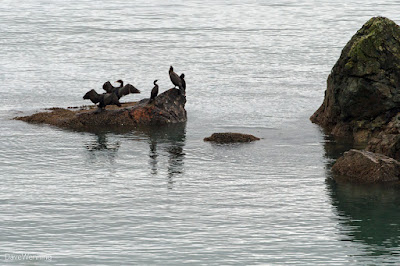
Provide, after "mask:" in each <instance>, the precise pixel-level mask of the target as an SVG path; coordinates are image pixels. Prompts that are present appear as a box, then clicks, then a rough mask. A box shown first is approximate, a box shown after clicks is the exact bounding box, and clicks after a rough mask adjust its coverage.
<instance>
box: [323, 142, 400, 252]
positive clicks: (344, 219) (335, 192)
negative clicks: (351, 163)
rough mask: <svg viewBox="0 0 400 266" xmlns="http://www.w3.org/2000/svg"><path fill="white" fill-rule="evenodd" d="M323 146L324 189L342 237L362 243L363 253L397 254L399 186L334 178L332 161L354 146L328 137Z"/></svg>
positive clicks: (399, 212)
mask: <svg viewBox="0 0 400 266" xmlns="http://www.w3.org/2000/svg"><path fill="white" fill-rule="evenodd" d="M349 145H350V146H349ZM324 148H325V154H326V157H327V159H328V160H327V163H326V164H327V167H326V169H327V177H328V178H327V180H326V185H327V191H328V194H329V196H330V199H331V204H332V206H333V207H334V209H335V212H336V214H337V216H338V221H339V224H340V233H341V234H342V240H343V241H351V242H357V243H362V244H364V245H365V247H364V249H365V250H364V251H365V252H364V253H363V256H364V255H365V256H387V255H392V254H394V253H396V254H398V253H399V248H400V240H399V232H400V205H399V204H398V202H400V187H399V186H398V185H397V186H394V185H392V184H391V185H360V184H349V183H342V182H339V181H335V180H334V179H333V174H332V173H331V171H330V168H331V166H332V164H333V163H334V161H335V160H336V159H337V158H338V157H339V156H340V155H341V154H342V153H343V152H344V151H346V150H348V149H350V148H357V147H354V146H353V145H351V143H349V142H347V143H346V142H341V141H338V140H334V139H331V138H330V139H329V141H326V144H325V145H324Z"/></svg>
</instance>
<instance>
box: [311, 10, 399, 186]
mask: <svg viewBox="0 0 400 266" xmlns="http://www.w3.org/2000/svg"><path fill="white" fill-rule="evenodd" d="M310 120H311V121H312V122H313V123H316V124H318V125H320V126H321V127H322V128H324V130H325V131H326V132H327V133H328V134H331V135H333V136H334V137H337V138H338V137H340V138H341V137H350V138H352V140H353V141H354V143H355V144H363V145H364V144H365V146H366V151H356V150H351V151H349V152H346V153H344V155H343V156H342V157H340V158H339V159H338V160H337V161H336V163H335V164H334V165H333V167H332V171H333V172H335V173H337V174H338V175H341V176H343V175H344V176H347V178H344V179H345V180H348V181H357V182H362V183H376V182H387V181H395V180H398V179H399V172H398V171H400V170H399V169H400V168H399V167H398V166H399V165H400V162H398V161H396V160H395V159H397V160H400V27H399V26H398V25H397V24H396V23H394V22H393V21H392V20H390V19H388V18H385V17H373V18H371V19H370V20H368V21H367V22H366V23H365V24H364V25H363V26H362V28H361V29H360V30H358V31H357V33H356V34H355V35H354V36H353V37H352V38H351V39H350V41H349V42H348V43H347V44H346V45H345V47H344V48H343V50H342V53H341V55H340V57H339V59H338V61H337V62H336V64H335V65H334V66H333V68H332V71H331V73H330V74H329V76H328V80H327V89H326V91H325V98H324V101H323V103H322V105H321V106H320V107H319V108H318V110H317V111H316V112H315V113H314V114H313V115H312V116H311V117H310ZM387 156H389V157H387ZM390 157H391V158H390ZM338 178H339V177H338Z"/></svg>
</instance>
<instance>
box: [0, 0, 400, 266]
mask: <svg viewBox="0 0 400 266" xmlns="http://www.w3.org/2000/svg"><path fill="white" fill-rule="evenodd" d="M399 7H400V6H399V3H398V2H396V1H379V2H378V1H375V2H373V1H367V3H366V2H365V1H355V0H351V1H342V0H339V1H335V2H332V1H311V0H304V1H290V0H289V1H281V2H279V3H277V2H273V1H250V0H242V1H229V2H227V1H194V0H187V1H184V2H183V1H182V2H178V3H173V2H170V1H157V0H154V1H150V2H149V1H122V0H121V1H117V0H110V1H76V0H71V1H57V2H56V1H49V0H48V1H45V0H24V1H8V0H3V1H1V3H0V49H1V53H0V62H1V64H0V82H1V86H0V92H1V97H0V123H1V127H0V135H1V138H0V146H1V153H0V171H1V174H0V177H1V183H2V184H1V186H0V225H1V227H0V228H1V230H0V264H17V265H18V264H28V265H42V264H43V265H49V264H51V265H53V264H54V265H88V264H92V265H131V264H134V265H143V264H145V265H148V264H150V265H154V264H157V265H179V264H195V265H198V264H203V265H209V264H211V265H231V264H235V265H249V264H263V265H271V264H272V265H273V264H278V265H282V264H296V265H307V264H310V265H349V264H352V265H354V264H360V265H364V264H371V265H377V264H382V263H398V259H399V258H398V255H399V252H400V247H399V235H400V234H399V229H400V224H399V221H400V219H399V218H400V217H399V216H400V207H399V205H398V204H397V203H398V202H399V200H400V196H399V195H400V193H399V192H400V191H398V189H393V188H386V187H372V188H371V187H358V186H352V185H344V184H336V183H335V182H333V181H332V180H331V174H330V166H331V165H332V163H333V162H334V160H335V159H336V158H337V157H338V156H339V155H340V154H341V153H342V152H343V151H345V150H346V149H348V148H349V147H351V144H343V143H336V142H335V141H334V140H332V139H331V138H330V137H329V136H325V135H324V133H323V132H322V131H321V130H320V129H319V128H318V126H316V125H313V124H311V123H310V121H309V119H308V118H309V116H310V115H311V114H312V113H313V112H314V111H315V110H316V109H317V108H318V107H319V106H320V104H321V103H322V100H323V96H324V90H325V88H326V79H327V76H328V75H329V73H330V70H331V68H332V66H333V65H334V63H335V62H336V60H337V59H338V58H339V56H340V52H341V49H342V48H343V47H344V45H345V44H346V43H347V41H348V40H349V39H350V38H351V36H352V35H353V34H354V33H355V32H356V31H357V30H358V29H359V28H360V27H361V26H362V25H363V24H364V23H365V22H366V21H367V20H368V19H369V18H371V17H372V16H377V15H383V16H387V17H389V18H391V19H393V20H394V21H396V22H397V23H399V22H400V20H399V19H398V10H399ZM170 65H173V66H174V68H175V70H176V72H178V73H182V72H183V73H185V75H186V82H187V105H186V109H187V112H188V122H187V123H185V124H178V125H172V126H170V127H166V128H153V129H148V128H147V129H146V128H141V129H137V130H133V131H129V132H116V131H110V130H107V129H105V130H103V131H101V132H75V131H68V130H61V129H58V128H55V127H51V126H46V125H32V124H26V123H24V122H21V121H15V120H11V118H13V117H15V116H19V115H24V114H30V113H33V112H35V111H37V110H40V109H44V108H48V107H53V106H57V107H68V106H80V105H84V104H88V102H86V101H84V100H83V99H82V96H83V94H84V93H85V92H86V91H88V90H90V89H96V90H97V91H99V92H100V91H101V86H102V84H103V83H104V82H105V81H107V80H110V81H112V82H114V81H115V80H117V79H123V80H124V81H125V82H128V83H131V84H133V85H135V86H136V87H137V88H139V89H140V90H142V94H140V95H137V94H135V95H129V96H127V97H125V98H124V99H123V100H124V101H136V100H139V99H142V98H146V97H149V95H150V91H151V88H152V87H153V84H152V82H153V80H155V79H158V80H159V85H160V91H161V92H162V91H164V90H167V89H169V88H171V83H170V81H169V76H168V69H169V66H170ZM225 131H234V132H242V133H249V134H254V135H256V136H258V137H260V138H262V139H261V140H260V141H258V142H255V143H252V144H245V145H222V146H221V145H214V144H210V143H206V142H203V138H204V137H207V136H209V135H210V134H211V133H213V132H225ZM21 254H29V255H31V257H30V258H31V259H32V260H27V259H22V258H20V257H12V256H18V255H21ZM40 256H47V257H46V258H49V257H50V258H51V261H50V260H45V259H43V258H44V257H40Z"/></svg>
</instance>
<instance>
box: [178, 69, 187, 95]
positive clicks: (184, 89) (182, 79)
mask: <svg viewBox="0 0 400 266" xmlns="http://www.w3.org/2000/svg"><path fill="white" fill-rule="evenodd" d="M179 77H180V78H181V82H182V87H183V94H186V81H185V74H183V73H182V74H181V75H180V76H179Z"/></svg>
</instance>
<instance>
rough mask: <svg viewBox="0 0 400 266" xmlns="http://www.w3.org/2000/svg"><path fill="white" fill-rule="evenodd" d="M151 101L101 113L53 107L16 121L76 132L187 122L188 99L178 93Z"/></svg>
mask: <svg viewBox="0 0 400 266" xmlns="http://www.w3.org/2000/svg"><path fill="white" fill-rule="evenodd" d="M148 101H149V99H144V100H141V101H140V102H139V103H125V104H122V107H120V108H119V107H116V106H107V108H109V110H104V111H102V112H98V110H96V108H95V107H93V108H89V109H86V108H85V109H80V110H77V111H72V110H67V109H62V108H52V110H51V111H50V112H40V113H36V114H33V115H31V116H24V117H16V118H15V119H17V120H22V121H25V122H29V123H45V124H50V125H54V126H57V127H62V128H69V129H73V130H90V129H93V128H97V129H101V128H109V127H115V128H117V127H135V126H138V125H165V124H171V123H179V122H186V120H187V117H186V110H185V103H186V97H185V96H183V95H182V94H181V93H180V92H179V90H177V89H170V90H168V91H165V92H164V93H162V94H160V95H159V96H157V97H156V98H155V101H154V102H153V103H151V104H149V103H148Z"/></svg>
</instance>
